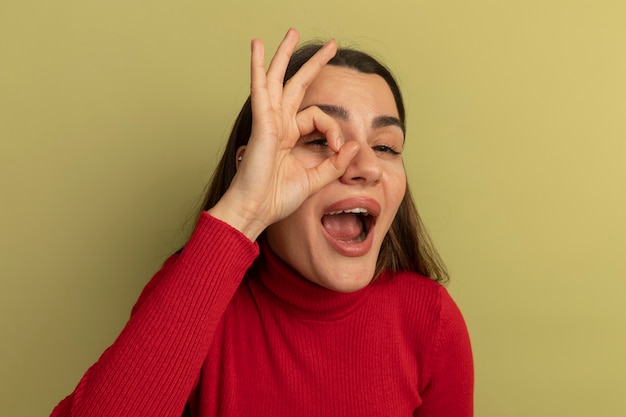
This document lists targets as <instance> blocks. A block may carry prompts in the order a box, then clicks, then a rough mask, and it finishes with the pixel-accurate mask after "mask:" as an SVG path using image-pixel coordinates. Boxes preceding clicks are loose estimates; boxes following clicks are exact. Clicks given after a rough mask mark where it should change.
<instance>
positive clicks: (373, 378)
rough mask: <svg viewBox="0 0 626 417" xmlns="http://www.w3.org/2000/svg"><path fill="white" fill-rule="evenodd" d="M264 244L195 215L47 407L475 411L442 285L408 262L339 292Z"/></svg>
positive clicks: (451, 414)
mask: <svg viewBox="0 0 626 417" xmlns="http://www.w3.org/2000/svg"><path fill="white" fill-rule="evenodd" d="M262 252H263V255H262V256H260V257H258V254H259V248H258V246H257V245H256V244H255V243H252V242H250V241H249V240H248V239H246V238H245V237H244V236H243V235H241V234H240V233H239V232H237V231H236V230H234V229H233V228H231V227H230V226H228V225H226V224H225V223H222V222H220V221H218V220H216V219H214V218H212V217H211V216H209V215H208V214H206V213H205V214H203V215H202V217H201V219H200V221H199V223H198V226H197V227H196V230H195V231H194V234H193V235H192V237H191V239H190V241H189V243H188V244H187V246H186V247H185V249H184V251H183V252H182V254H181V255H179V256H173V257H171V258H170V259H169V260H168V261H167V262H166V263H165V264H164V266H163V268H162V269H161V270H160V271H159V272H158V273H157V274H156V275H155V276H154V277H153V278H152V280H151V281H150V282H149V283H148V285H147V286H146V288H145V289H144V291H143V292H142V294H141V297H140V298H139V300H138V301H137V304H136V305H135V307H134V308H133V314H132V316H131V318H130V320H129V321H128V323H127V325H126V326H125V328H124V330H123V331H122V333H121V334H120V336H119V337H118V339H117V340H116V341H115V343H114V344H113V345H112V346H110V347H109V348H108V349H107V350H106V351H105V352H104V353H103V354H102V356H101V357H100V359H99V360H98V362H97V363H96V364H94V365H93V366H92V367H91V368H90V369H89V370H88V371H87V373H86V374H85V375H84V376H83V378H82V379H81V381H80V382H79V384H78V386H77V387H76V389H75V391H74V392H73V393H72V394H71V395H70V396H68V397H67V398H66V399H64V400H63V401H62V402H61V403H60V404H59V405H58V406H57V407H56V408H55V409H54V411H53V413H52V416H55V417H61V416H181V415H182V414H183V412H184V410H185V408H186V405H187V409H186V412H187V413H190V414H191V415H194V416H248V415H255V416H272V417H275V416H294V415H297V416H342V417H348V416H411V415H413V416H420V417H426V416H433V417H434V416H436V417H466V416H471V415H472V392H473V367H472V357H471V350H470V343H469V338H468V334H467V330H466V327H465V323H464V321H463V318H462V316H461V313H460V312H459V310H458V308H457V307H456V305H455V304H454V302H453V301H452V299H451V298H450V296H449V295H448V293H447V292H446V291H445V289H444V288H443V287H442V286H440V285H439V284H437V283H435V282H433V281H432V280H430V279H428V278H425V277H422V276H419V275H417V274H415V273H410V272H406V273H399V274H396V275H391V274H383V275H381V276H380V277H379V278H378V279H376V280H375V281H373V282H372V283H371V284H370V285H368V286H367V287H365V288H364V289H362V290H360V291H356V292H353V293H337V292H334V291H330V290H327V289H325V288H322V287H320V286H318V285H316V284H313V283H311V282H310V281H308V280H306V279H304V278H302V277H301V276H300V275H298V274H297V273H296V272H295V271H294V270H292V269H291V268H290V267H289V266H288V265H286V264H284V263H283V262H281V261H280V260H279V259H277V258H276V256H275V255H273V254H272V253H271V251H269V250H268V249H266V248H263V251H262ZM257 257H258V259H257ZM255 259H257V260H256V262H254V261H255ZM253 262H254V264H253ZM246 271H248V273H247V274H246Z"/></svg>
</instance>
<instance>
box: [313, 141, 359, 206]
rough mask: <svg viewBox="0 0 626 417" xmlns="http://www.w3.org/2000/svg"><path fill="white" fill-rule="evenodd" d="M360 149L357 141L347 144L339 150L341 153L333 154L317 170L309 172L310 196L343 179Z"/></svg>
mask: <svg viewBox="0 0 626 417" xmlns="http://www.w3.org/2000/svg"><path fill="white" fill-rule="evenodd" d="M360 147H361V145H360V144H359V143H358V142H356V141H349V142H346V143H345V144H344V145H343V146H342V147H341V148H340V149H339V152H337V153H335V154H333V155H332V156H331V157H329V158H328V159H326V160H324V162H322V163H321V164H319V165H318V166H316V167H315V168H311V169H310V170H309V171H308V172H307V175H308V178H309V187H310V189H309V195H311V194H314V193H316V192H318V191H319V190H320V189H321V188H322V187H324V186H326V185H328V184H329V183H331V182H332V181H334V180H336V179H337V178H339V177H341V176H342V175H343V174H344V172H346V169H348V166H349V165H350V162H351V161H352V159H353V158H354V157H355V156H356V154H357V152H358V151H359V148H360Z"/></svg>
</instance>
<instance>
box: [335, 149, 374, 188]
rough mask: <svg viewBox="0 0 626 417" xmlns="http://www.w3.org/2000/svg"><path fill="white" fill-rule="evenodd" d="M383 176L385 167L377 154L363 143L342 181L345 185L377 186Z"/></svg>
mask: <svg viewBox="0 0 626 417" xmlns="http://www.w3.org/2000/svg"><path fill="white" fill-rule="evenodd" d="M382 174H383V167H382V165H381V164H380V160H379V159H378V156H377V155H376V152H375V151H374V150H373V149H372V148H371V147H370V146H369V145H367V144H366V143H361V147H360V149H359V151H358V152H357V154H356V155H355V156H354V158H352V161H350V165H348V168H347V169H346V172H344V174H343V175H342V176H341V178H340V180H341V182H343V183H344V184H368V185H369V184H376V183H378V182H379V181H380V178H381V176H382Z"/></svg>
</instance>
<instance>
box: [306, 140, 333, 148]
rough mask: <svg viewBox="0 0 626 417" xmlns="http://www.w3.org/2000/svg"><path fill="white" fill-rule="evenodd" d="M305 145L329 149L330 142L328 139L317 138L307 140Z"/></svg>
mask: <svg viewBox="0 0 626 417" xmlns="http://www.w3.org/2000/svg"><path fill="white" fill-rule="evenodd" d="M304 144H305V145H311V146H315V147H319V148H326V147H328V141H327V140H326V138H315V139H311V140H307V141H306V142H305V143H304Z"/></svg>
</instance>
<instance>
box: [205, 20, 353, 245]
mask: <svg viewBox="0 0 626 417" xmlns="http://www.w3.org/2000/svg"><path fill="white" fill-rule="evenodd" d="M298 39H299V36H298V33H297V31H296V30H294V29H290V30H289V31H288V32H287V35H286V36H285V38H284V39H283V41H282V42H281V44H280V46H279V47H278V49H277V51H276V53H275V55H274V57H273V58H272V61H271V63H270V66H269V69H268V70H267V72H266V71H265V56H264V47H263V44H262V43H261V42H260V41H258V40H253V41H252V46H251V49H252V58H251V87H250V96H251V101H252V116H253V117H252V132H251V136H250V140H249V141H248V145H247V146H246V148H245V156H244V157H243V158H242V161H241V163H239V167H238V169H237V174H236V175H235V177H234V179H233V181H232V183H231V185H230V187H229V188H228V190H227V191H226V193H225V194H224V196H223V197H222V198H221V200H220V201H219V202H218V203H217V204H216V205H215V206H214V207H213V208H211V209H210V210H209V213H210V214H211V215H213V216H214V217H216V218H218V219H220V220H223V221H225V222H226V223H229V224H230V225H231V226H233V227H235V228H236V229H238V230H240V231H241V232H242V233H244V234H245V235H246V236H247V237H248V238H249V239H250V240H255V239H256V238H257V237H258V236H259V235H260V234H261V232H263V230H265V228H266V227H267V226H269V225H270V224H272V223H275V222H277V221H279V220H281V219H283V218H285V217H287V216H288V215H289V214H291V213H293V212H294V211H295V210H296V209H297V208H298V207H300V205H301V204H302V203H303V202H304V200H306V199H307V198H308V197H309V196H310V195H312V194H314V193H315V192H317V191H318V190H319V189H321V188H322V187H324V186H325V185H327V184H329V183H330V182H332V181H334V180H336V179H337V178H339V177H340V176H341V175H342V174H343V173H344V171H345V170H346V168H347V167H348V165H349V163H350V161H351V160H352V158H353V157H354V155H356V152H357V151H358V144H357V143H356V141H349V142H346V143H344V140H343V138H342V136H341V129H340V127H339V125H338V124H337V122H336V121H335V120H334V119H333V118H332V117H330V116H329V115H327V114H325V113H324V112H322V111H321V110H320V109H319V108H317V107H309V108H307V109H305V110H303V111H299V110H300V105H301V102H302V99H303V97H304V94H305V93H306V90H307V88H308V86H309V85H311V83H312V82H313V80H314V79H315V77H316V76H317V75H318V74H319V72H320V71H321V70H322V68H323V67H324V66H325V65H326V64H327V63H328V61H329V60H330V59H331V58H332V57H333V56H334V55H335V53H336V50H337V46H336V44H335V42H334V41H332V40H331V41H329V42H327V43H326V44H325V45H324V46H323V47H322V48H321V49H320V50H319V51H318V52H317V53H316V54H315V55H313V57H311V59H309V61H307V62H306V63H305V64H304V65H303V66H302V67H301V68H300V70H299V71H298V72H297V73H296V74H295V75H294V76H293V77H292V78H291V79H290V80H289V81H288V82H287V83H286V84H285V85H284V86H283V80H284V76H285V70H286V68H287V65H288V63H289V59H290V58H291V55H292V54H293V52H294V50H295V48H296V45H297V43H298ZM313 131H319V132H320V133H322V134H323V135H324V136H325V138H326V140H327V141H328V146H329V149H330V150H332V152H333V153H332V155H331V156H329V157H328V158H327V159H325V160H324V161H323V162H322V163H320V164H319V165H317V166H315V167H312V168H311V167H309V168H307V167H304V166H302V164H301V163H300V162H299V161H298V160H297V159H296V158H295V157H294V156H293V155H292V152H291V151H292V149H293V147H294V146H295V145H296V142H297V141H298V139H299V138H300V137H301V136H304V135H306V134H309V133H312V132H313ZM233 163H235V161H233Z"/></svg>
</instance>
